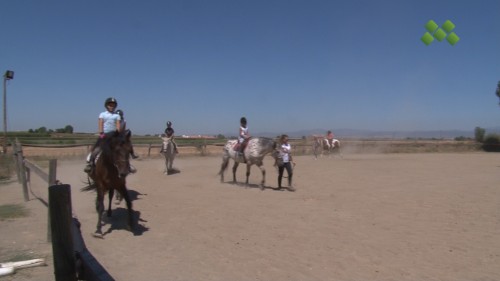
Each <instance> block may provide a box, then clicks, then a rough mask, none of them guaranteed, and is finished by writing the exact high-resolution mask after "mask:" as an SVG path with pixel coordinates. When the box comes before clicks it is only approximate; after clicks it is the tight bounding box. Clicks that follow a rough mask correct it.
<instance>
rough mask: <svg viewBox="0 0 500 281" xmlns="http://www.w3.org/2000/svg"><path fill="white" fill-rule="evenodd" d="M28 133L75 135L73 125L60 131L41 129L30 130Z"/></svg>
mask: <svg viewBox="0 0 500 281" xmlns="http://www.w3.org/2000/svg"><path fill="white" fill-rule="evenodd" d="M28 133H34V134H50V133H66V134H72V133H73V126H71V125H66V126H65V127H64V128H59V129H55V130H53V129H47V128H46V127H40V128H38V129H29V130H28Z"/></svg>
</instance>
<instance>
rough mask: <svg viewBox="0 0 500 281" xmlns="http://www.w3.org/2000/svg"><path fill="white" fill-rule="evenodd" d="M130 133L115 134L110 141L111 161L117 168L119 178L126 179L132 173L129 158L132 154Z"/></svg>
mask: <svg viewBox="0 0 500 281" xmlns="http://www.w3.org/2000/svg"><path fill="white" fill-rule="evenodd" d="M130 135H131V133H130V131H129V130H127V131H125V132H115V133H114V134H113V135H112V136H111V137H110V138H109V140H108V142H109V143H108V144H109V146H108V148H109V161H110V162H112V164H113V165H114V166H115V167H116V169H117V171H118V177H126V176H127V175H128V174H129V173H130V164H129V158H130V153H131V152H132V143H131V141H130Z"/></svg>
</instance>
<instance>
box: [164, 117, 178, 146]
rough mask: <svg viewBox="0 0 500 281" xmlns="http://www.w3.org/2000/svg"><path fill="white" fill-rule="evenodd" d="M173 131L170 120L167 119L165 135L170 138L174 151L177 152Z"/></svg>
mask: <svg viewBox="0 0 500 281" xmlns="http://www.w3.org/2000/svg"><path fill="white" fill-rule="evenodd" d="M174 132H175V131H174V128H172V122H170V121H167V128H166V129H165V135H166V136H167V138H170V140H171V141H172V143H173V144H174V150H175V153H179V151H178V150H177V144H176V143H175V141H174Z"/></svg>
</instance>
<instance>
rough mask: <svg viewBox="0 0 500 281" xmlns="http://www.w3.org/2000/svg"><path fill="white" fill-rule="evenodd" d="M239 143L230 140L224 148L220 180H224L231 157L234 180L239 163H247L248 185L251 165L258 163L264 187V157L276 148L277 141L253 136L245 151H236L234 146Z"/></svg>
mask: <svg viewBox="0 0 500 281" xmlns="http://www.w3.org/2000/svg"><path fill="white" fill-rule="evenodd" d="M237 143H238V141H237V140H228V141H227V143H226V145H225V146H224V148H223V154H222V165H221V168H220V172H219V175H220V181H221V182H224V171H225V170H226V169H227V166H228V164H229V159H230V158H231V159H233V160H234V165H233V182H236V169H238V165H239V163H246V164H247V173H246V176H247V179H246V181H245V184H246V185H247V186H248V177H249V176H250V167H251V166H252V165H254V164H255V165H257V167H259V169H260V170H261V171H262V182H261V184H260V187H261V189H264V184H265V181H266V170H265V169H264V167H263V166H262V164H263V162H262V161H263V159H264V156H266V154H268V153H270V152H273V151H274V150H276V142H275V141H274V140H272V139H270V138H262V137H259V138H251V139H250V140H249V141H248V143H247V145H246V147H245V149H244V151H243V153H241V152H238V151H235V150H234V147H235V145H236V144H237ZM273 157H274V155H273Z"/></svg>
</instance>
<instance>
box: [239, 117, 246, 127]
mask: <svg viewBox="0 0 500 281" xmlns="http://www.w3.org/2000/svg"><path fill="white" fill-rule="evenodd" d="M240 123H241V124H243V125H246V124H247V119H246V118H245V117H241V119H240Z"/></svg>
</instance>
